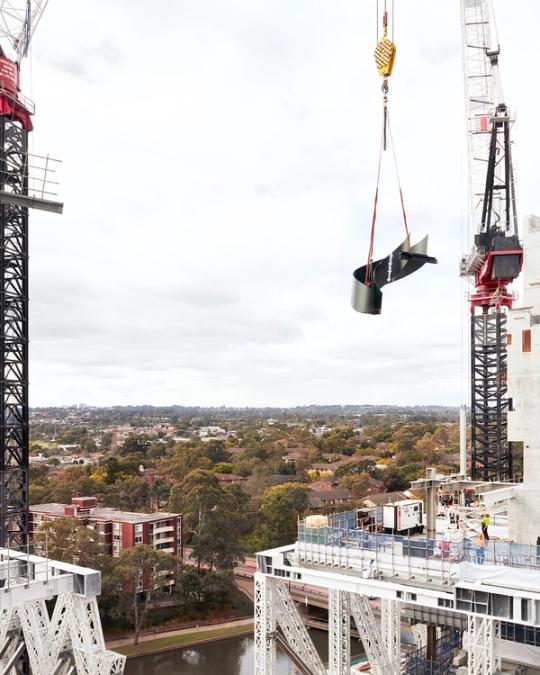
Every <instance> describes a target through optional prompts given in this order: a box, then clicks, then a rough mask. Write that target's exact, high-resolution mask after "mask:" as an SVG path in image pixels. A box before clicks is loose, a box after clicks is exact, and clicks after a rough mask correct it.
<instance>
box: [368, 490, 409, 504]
mask: <svg viewBox="0 0 540 675" xmlns="http://www.w3.org/2000/svg"><path fill="white" fill-rule="evenodd" d="M410 498H411V495H410V493H408V492H381V493H380V494H374V495H369V496H367V497H365V498H364V499H363V501H364V503H368V504H370V505H372V506H383V505H384V504H390V503H391V502H398V501H401V500H403V499H410Z"/></svg>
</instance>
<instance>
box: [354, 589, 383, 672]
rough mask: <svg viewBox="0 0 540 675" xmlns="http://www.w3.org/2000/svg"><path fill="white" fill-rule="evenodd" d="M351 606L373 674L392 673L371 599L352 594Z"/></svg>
mask: <svg viewBox="0 0 540 675" xmlns="http://www.w3.org/2000/svg"><path fill="white" fill-rule="evenodd" d="M350 606H351V613H352V615H353V618H354V622H355V624H356V629H357V630H358V633H359V635H360V639H361V640H362V645H363V646H364V651H365V652H366V656H367V658H368V661H369V663H370V666H371V672H372V673H373V675H387V674H388V673H390V672H391V664H390V659H389V658H388V654H387V651H386V645H385V643H384V642H383V640H382V637H381V632H380V630H379V628H378V626H377V623H376V622H375V618H374V616H373V610H372V609H371V605H370V604H369V599H368V598H367V596H365V595H358V594H357V593H351V594H350Z"/></svg>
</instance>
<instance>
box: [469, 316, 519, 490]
mask: <svg viewBox="0 0 540 675" xmlns="http://www.w3.org/2000/svg"><path fill="white" fill-rule="evenodd" d="M471 366H472V367H471V382H472V387H471V395H472V401H471V411H472V479H473V480H506V479H508V478H511V477H512V454H511V451H510V446H509V443H508V435H507V412H508V398H507V396H506V393H507V381H506V379H507V377H506V374H507V373H506V371H507V348H506V315H505V314H504V313H503V312H496V311H494V310H492V311H490V312H489V313H486V314H479V315H476V316H472V317H471Z"/></svg>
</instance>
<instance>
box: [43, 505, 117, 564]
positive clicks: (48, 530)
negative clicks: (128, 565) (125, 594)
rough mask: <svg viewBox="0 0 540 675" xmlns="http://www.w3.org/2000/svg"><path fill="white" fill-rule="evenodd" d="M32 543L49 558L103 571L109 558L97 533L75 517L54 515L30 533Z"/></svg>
mask: <svg viewBox="0 0 540 675" xmlns="http://www.w3.org/2000/svg"><path fill="white" fill-rule="evenodd" d="M34 544H35V546H36V548H37V549H38V550H39V551H40V552H41V553H42V555H46V556H47V557H48V558H50V559H51V560H60V561H62V562H67V563H71V564H72V565H81V566H82V567H90V568H92V569H98V570H102V571H103V570H104V569H105V568H106V567H107V563H108V560H109V558H108V555H107V548H106V546H105V544H104V542H103V537H102V536H101V534H100V533H99V532H98V531H97V530H93V529H91V528H89V527H86V526H85V525H82V524H81V523H80V522H79V521H77V520H76V519H75V518H69V517H65V518H57V519H56V520H52V521H49V522H46V523H43V525H41V527H40V528H39V529H38V531H37V532H36V533H35V535H34Z"/></svg>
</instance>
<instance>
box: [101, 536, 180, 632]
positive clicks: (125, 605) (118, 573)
mask: <svg viewBox="0 0 540 675" xmlns="http://www.w3.org/2000/svg"><path fill="white" fill-rule="evenodd" d="M174 562H175V561H174V558H173V557H172V556H170V555H168V554H167V553H162V552H161V551H155V550H154V549H153V548H152V547H150V546H146V545H145V544H139V545H138V546H134V547H133V548H130V549H127V550H125V551H122V552H121V553H120V556H119V557H118V558H116V560H115V564H114V566H113V568H112V572H111V574H110V575H109V577H108V580H107V587H106V592H107V593H109V594H112V595H113V596H114V597H115V600H116V602H115V603H114V604H112V607H111V609H110V613H111V615H112V616H113V617H116V618H121V619H124V618H126V617H129V620H130V622H131V624H132V625H133V628H134V633H135V635H134V639H133V644H134V645H136V644H138V642H139V635H140V632H141V629H142V627H143V626H144V622H145V620H146V617H147V616H148V610H149V608H150V607H151V606H152V604H153V603H155V602H156V600H159V598H160V597H162V596H164V595H165V593H164V591H163V588H164V587H165V586H166V585H167V584H168V581H169V580H170V579H171V574H172V573H173V569H174Z"/></svg>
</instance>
